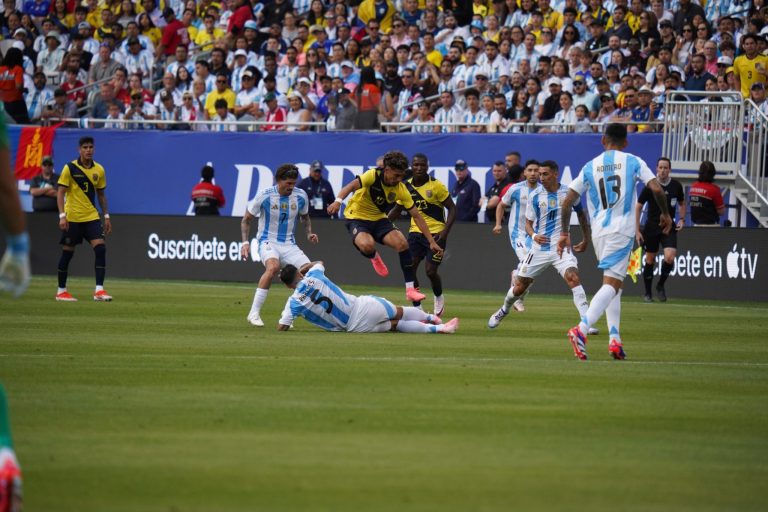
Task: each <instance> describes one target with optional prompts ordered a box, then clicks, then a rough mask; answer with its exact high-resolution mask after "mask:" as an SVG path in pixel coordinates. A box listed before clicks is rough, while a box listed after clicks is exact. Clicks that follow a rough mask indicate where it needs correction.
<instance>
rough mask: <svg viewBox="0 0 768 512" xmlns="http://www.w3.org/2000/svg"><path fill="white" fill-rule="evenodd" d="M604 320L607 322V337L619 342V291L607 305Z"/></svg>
mask: <svg viewBox="0 0 768 512" xmlns="http://www.w3.org/2000/svg"><path fill="white" fill-rule="evenodd" d="M605 319H606V320H607V321H608V337H609V338H610V339H612V340H614V339H615V340H618V341H619V342H621V334H620V331H619V326H620V324H621V290H619V293H617V294H616V296H615V297H614V298H613V300H612V301H611V302H610V304H608V307H607V308H606V310H605Z"/></svg>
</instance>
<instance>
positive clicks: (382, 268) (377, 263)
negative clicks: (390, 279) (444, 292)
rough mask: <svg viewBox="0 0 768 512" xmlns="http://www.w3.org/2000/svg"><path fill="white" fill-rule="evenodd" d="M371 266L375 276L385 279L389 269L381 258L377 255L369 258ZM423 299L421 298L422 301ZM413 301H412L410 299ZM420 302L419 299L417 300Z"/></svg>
mask: <svg viewBox="0 0 768 512" xmlns="http://www.w3.org/2000/svg"><path fill="white" fill-rule="evenodd" d="M371 264H372V265H373V270H375V271H376V273H377V274H379V275H380V276H381V277H387V276H388V275H389V269H388V268H387V264H386V263H384V260H382V259H381V256H380V255H379V253H378V252H377V253H376V256H374V257H373V258H371ZM423 298H424V297H422V299H423ZM411 300H413V299H411ZM418 300H421V299H418Z"/></svg>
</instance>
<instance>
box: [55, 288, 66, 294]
mask: <svg viewBox="0 0 768 512" xmlns="http://www.w3.org/2000/svg"><path fill="white" fill-rule="evenodd" d="M65 291H67V289H66V288H56V295H58V294H60V293H64V292H65Z"/></svg>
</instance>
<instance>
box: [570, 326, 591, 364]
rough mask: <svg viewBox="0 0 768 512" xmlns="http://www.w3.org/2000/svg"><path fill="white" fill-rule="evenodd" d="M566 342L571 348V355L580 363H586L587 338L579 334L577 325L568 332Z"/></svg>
mask: <svg viewBox="0 0 768 512" xmlns="http://www.w3.org/2000/svg"><path fill="white" fill-rule="evenodd" d="M568 341H570V342H571V346H572V347H573V355H575V356H576V357H578V358H579V359H581V360H582V361H586V360H587V337H586V336H585V335H584V333H583V332H581V329H579V326H578V325H577V326H576V327H574V328H572V329H570V330H569V331H568Z"/></svg>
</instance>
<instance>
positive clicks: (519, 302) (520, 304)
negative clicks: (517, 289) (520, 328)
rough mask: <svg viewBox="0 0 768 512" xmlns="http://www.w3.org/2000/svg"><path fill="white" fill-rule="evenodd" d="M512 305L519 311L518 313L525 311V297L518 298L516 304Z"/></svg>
mask: <svg viewBox="0 0 768 512" xmlns="http://www.w3.org/2000/svg"><path fill="white" fill-rule="evenodd" d="M512 307H513V308H514V309H515V311H517V312H518V313H524V312H525V304H523V299H517V300H516V301H515V303H514V304H512Z"/></svg>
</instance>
